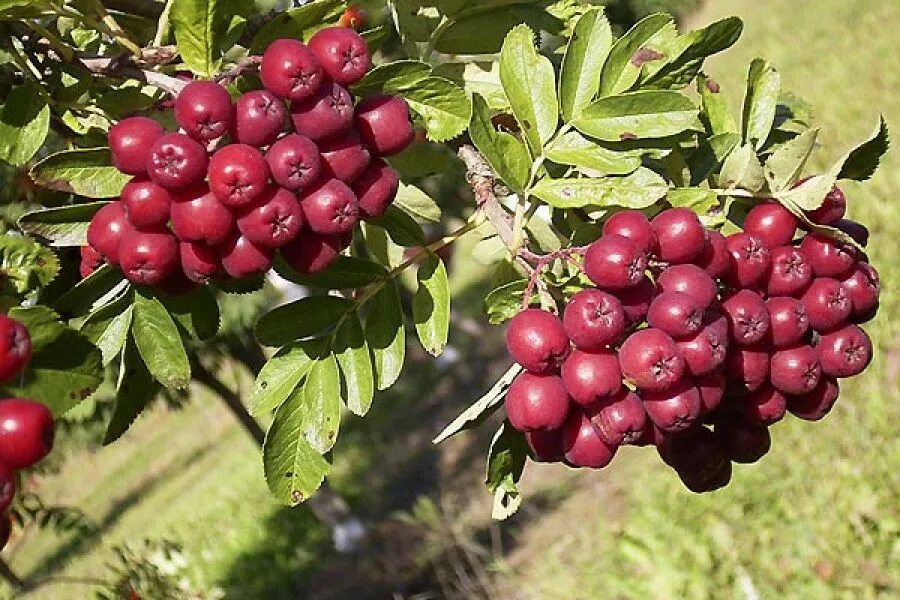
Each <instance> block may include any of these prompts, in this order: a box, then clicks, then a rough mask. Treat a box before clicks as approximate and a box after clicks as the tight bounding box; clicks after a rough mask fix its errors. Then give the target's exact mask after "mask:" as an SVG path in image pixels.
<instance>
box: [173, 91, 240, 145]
mask: <svg viewBox="0 0 900 600" xmlns="http://www.w3.org/2000/svg"><path fill="white" fill-rule="evenodd" d="M175 121H177V122H178V125H179V126H180V127H181V128H182V129H184V131H185V132H186V133H187V134H188V135H189V136H191V137H192V138H194V139H195V140H197V141H200V142H210V141H212V140H216V139H219V138H220V137H222V136H223V135H225V134H226V133H227V132H228V130H229V129H231V126H232V123H234V107H233V106H232V105H231V96H229V95H228V90H226V89H225V88H224V87H222V86H221V85H219V84H218V83H216V82H214V81H192V82H191V83H189V84H187V86H185V88H184V89H183V90H181V92H180V93H179V94H178V97H177V98H175Z"/></svg>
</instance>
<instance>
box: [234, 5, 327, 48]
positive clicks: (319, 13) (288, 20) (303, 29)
mask: <svg viewBox="0 0 900 600" xmlns="http://www.w3.org/2000/svg"><path fill="white" fill-rule="evenodd" d="M343 11H344V2H343V0H316V1H315V2H308V3H307V4H305V5H303V6H300V7H297V8H292V9H290V10H287V11H284V12H282V13H280V14H278V15H276V16H275V17H274V18H273V19H271V20H269V21H268V22H267V23H266V24H265V25H263V26H262V28H260V30H259V31H258V32H257V33H256V35H255V36H254V37H253V42H252V43H251V44H250V52H251V53H253V54H262V52H263V51H264V50H265V49H266V46H268V45H269V44H270V43H272V42H273V41H275V40H277V39H278V38H291V39H296V40H305V39H307V38H308V37H309V36H311V35H312V32H313V31H315V30H317V29H319V28H320V27H322V26H323V25H324V24H327V23H330V22H333V21H335V20H337V18H338V17H339V16H340V15H341V13H342V12H343Z"/></svg>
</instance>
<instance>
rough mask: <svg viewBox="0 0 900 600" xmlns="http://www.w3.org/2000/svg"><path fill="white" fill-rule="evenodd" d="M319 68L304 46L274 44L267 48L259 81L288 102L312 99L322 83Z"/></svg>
mask: <svg viewBox="0 0 900 600" xmlns="http://www.w3.org/2000/svg"><path fill="white" fill-rule="evenodd" d="M322 75H323V73H322V65H321V64H319V61H318V59H317V58H316V56H315V54H313V52H312V51H311V50H310V49H309V48H307V47H306V45H305V44H303V42H299V41H297V40H291V39H280V40H275V41H274V42H272V43H271V44H269V47H268V48H266V51H265V53H264V54H263V57H262V63H260V65H259V77H260V79H261V80H262V84H263V85H264V86H265V87H266V89H267V90H269V91H270V92H272V93H273V94H275V95H276V96H278V97H279V98H286V99H288V100H303V99H304V98H309V97H310V96H312V95H313V94H314V93H315V92H316V90H317V89H318V88H319V84H321V83H322V79H323V78H322Z"/></svg>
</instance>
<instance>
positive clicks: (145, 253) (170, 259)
mask: <svg viewBox="0 0 900 600" xmlns="http://www.w3.org/2000/svg"><path fill="white" fill-rule="evenodd" d="M119 266H120V267H121V268H122V273H124V274H125V277H126V278H127V279H128V280H129V281H131V282H132V283H137V284H140V285H156V284H158V283H160V282H161V281H162V280H164V279H165V278H166V277H168V276H169V275H171V274H172V273H173V272H175V270H176V269H177V268H178V240H177V239H176V237H175V236H174V235H172V234H171V233H169V230H167V229H160V230H157V231H136V232H134V233H131V234H129V235H126V236H125V237H123V238H122V241H121V243H120V244H119Z"/></svg>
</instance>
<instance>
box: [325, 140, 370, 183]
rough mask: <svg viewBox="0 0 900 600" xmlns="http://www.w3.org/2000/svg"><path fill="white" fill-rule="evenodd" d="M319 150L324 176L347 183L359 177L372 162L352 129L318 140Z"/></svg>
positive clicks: (367, 151)
mask: <svg viewBox="0 0 900 600" xmlns="http://www.w3.org/2000/svg"><path fill="white" fill-rule="evenodd" d="M319 152H320V153H321V155H322V168H323V171H324V173H325V176H326V177H332V178H334V179H340V180H341V181H343V182H344V183H346V184H348V185H349V184H352V183H353V182H354V181H356V180H357V179H359V177H360V176H361V175H362V174H363V173H364V172H365V170H366V168H367V167H368V166H369V163H370V162H372V156H371V155H370V154H369V150H368V149H367V148H366V147H364V146H363V145H362V140H360V138H359V135H358V134H357V133H356V132H355V131H353V130H352V129H349V130H347V131H345V132H344V133H342V134H340V135H336V136H334V137H331V138H328V139H327V140H323V141H322V142H320V143H319Z"/></svg>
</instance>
